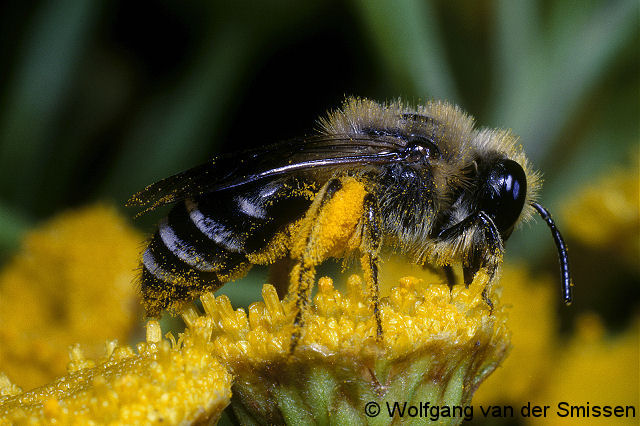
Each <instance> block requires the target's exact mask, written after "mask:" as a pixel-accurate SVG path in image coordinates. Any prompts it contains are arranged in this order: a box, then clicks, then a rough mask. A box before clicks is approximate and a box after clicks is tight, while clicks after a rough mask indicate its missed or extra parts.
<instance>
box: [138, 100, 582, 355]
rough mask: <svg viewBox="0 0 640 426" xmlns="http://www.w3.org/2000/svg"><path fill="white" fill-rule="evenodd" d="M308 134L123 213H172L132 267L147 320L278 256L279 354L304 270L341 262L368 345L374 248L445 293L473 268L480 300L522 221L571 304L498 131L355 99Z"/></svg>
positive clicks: (158, 189)
mask: <svg viewBox="0 0 640 426" xmlns="http://www.w3.org/2000/svg"><path fill="white" fill-rule="evenodd" d="M319 124H320V129H319V131H318V133H317V134H316V135H314V136H311V137H307V138H303V139H296V140H291V141H286V142H282V143H278V144H275V145H269V146H266V147H262V148H258V149H254V150H249V151H244V152H239V153H234V154H229V155H223V156H220V157H217V158H214V159H213V160H211V161H209V162H207V163H205V164H202V165H199V166H197V167H194V168H192V169H190V170H187V171H185V172H182V173H179V174H177V175H174V176H171V177H169V178H166V179H164V180H161V181H159V182H157V183H154V184H152V185H150V186H148V187H146V188H145V189H144V190H142V191H140V192H139V193H137V194H135V195H134V196H132V197H131V199H130V200H129V201H128V205H134V206H138V207H140V208H141V209H142V213H145V212H147V211H149V210H152V209H155V208H157V207H159V206H162V205H167V204H173V207H172V208H171V210H170V212H169V214H168V216H167V217H165V218H164V219H162V220H161V221H160V223H159V225H158V229H157V231H156V232H155V234H154V235H153V237H152V238H151V240H150V242H149V245H148V247H147V248H146V250H145V251H144V253H143V255H142V276H141V293H142V297H143V303H144V306H145V309H146V313H147V315H148V316H152V317H154V316H158V315H160V313H161V312H162V311H163V310H165V309H172V308H178V306H179V305H180V304H181V303H182V302H184V301H188V300H191V299H194V298H196V297H198V296H199V295H201V294H203V293H204V292H208V291H214V290H216V289H218V288H220V287H221V286H222V285H224V284H225V283H226V282H229V281H232V280H235V279H237V278H239V277H241V276H242V275H244V274H245V273H246V272H247V270H248V269H249V268H250V267H251V265H257V264H260V265H269V264H273V263H274V262H276V261H277V260H279V259H282V258H284V257H286V256H289V257H290V258H291V259H292V260H293V262H294V264H295V266H294V267H293V268H292V270H291V273H290V286H289V291H290V293H291V294H292V295H293V297H294V300H295V305H296V309H297V313H296V316H295V319H294V326H295V327H294V333H293V335H292V338H291V350H293V349H294V348H295V347H296V344H297V343H298V340H299V338H300V336H301V332H302V328H303V324H304V313H305V311H306V309H307V307H308V305H309V301H310V296H311V289H312V287H313V284H314V282H315V271H316V267H317V266H318V265H320V264H321V263H322V262H323V261H325V260H326V259H328V258H330V257H336V258H344V257H346V256H350V255H354V254H355V255H356V256H357V257H358V258H359V259H360V263H361V266H362V269H363V272H364V277H365V282H366V285H367V289H368V295H369V299H370V304H371V311H372V313H373V316H374V318H375V322H376V333H377V338H380V337H381V336H382V332H383V330H382V322H381V319H380V309H379V294H378V264H379V257H380V255H381V250H382V249H383V248H388V249H390V250H392V251H396V252H399V253H401V254H402V255H404V256H406V257H407V258H408V259H409V260H410V261H412V262H415V263H417V264H428V265H431V266H436V267H441V268H443V270H444V271H446V276H447V277H448V279H449V281H453V280H455V276H454V275H453V274H452V270H451V267H452V266H453V265H458V264H461V265H462V271H463V280H464V283H465V284H466V285H469V283H470V282H471V281H472V279H473V277H474V275H475V274H476V273H477V272H478V271H479V270H480V269H481V268H484V269H485V270H486V271H487V273H488V275H489V276H490V280H489V284H488V286H490V285H491V283H492V282H494V281H495V277H496V276H497V274H498V271H499V267H500V265H501V263H502V258H503V253H504V244H505V241H506V240H507V239H508V238H509V236H510V235H511V233H512V232H513V230H514V228H515V227H516V226H517V225H518V224H519V223H521V222H523V221H526V220H528V219H530V218H531V217H532V216H533V215H534V214H535V213H538V214H539V215H540V216H541V217H542V218H543V219H544V220H545V222H546V223H547V225H548V226H549V228H550V230H551V234H552V236H553V238H554V240H555V243H556V246H557V250H558V255H559V259H560V269H561V289H562V299H563V301H564V303H565V304H567V305H568V304H570V303H571V301H572V285H573V284H572V282H571V277H570V273H569V263H568V257H567V247H566V245H565V243H564V240H563V239H562V236H561V235H560V232H559V231H558V229H557V228H556V226H555V223H554V222H553V220H552V219H551V215H550V214H549V212H548V211H547V210H546V209H545V208H544V207H542V206H541V205H540V204H538V203H537V202H536V194H537V192H538V190H539V189H540V185H541V183H540V176H539V174H538V173H537V172H535V171H534V170H533V169H532V167H531V165H530V164H529V161H528V160H527V158H526V156H525V154H524V153H523V151H522V149H521V147H519V146H518V145H517V137H516V136H514V135H513V134H512V133H511V132H510V131H505V130H499V129H487V128H483V129H475V128H474V120H473V118H471V117H470V116H469V115H467V114H465V113H464V112H463V111H462V110H460V109H459V108H458V107H456V106H454V105H451V104H448V103H446V102H428V103H426V104H425V105H421V106H418V107H417V108H411V107H409V106H407V105H405V104H403V103H402V102H401V101H396V102H392V103H389V104H378V103H375V102H373V101H371V100H367V99H361V98H348V99H347V100H346V101H345V102H344V104H343V105H342V108H341V109H339V110H336V111H334V112H331V113H329V114H328V116H327V117H326V118H323V119H321V120H320V122H319ZM451 284H452V283H451ZM487 294H489V293H488V292H487V289H485V292H484V293H483V295H484V297H485V300H486V302H487V304H489V305H490V306H492V305H491V303H492V302H491V300H490V298H489V297H488V296H487Z"/></svg>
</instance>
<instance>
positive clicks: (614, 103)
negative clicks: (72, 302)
mask: <svg viewBox="0 0 640 426" xmlns="http://www.w3.org/2000/svg"><path fill="white" fill-rule="evenodd" d="M251 3H252V4H248V2H234V1H194V2H180V1H169V0H157V1H139V2H128V1H98V0H59V1H56V2H43V1H25V2H5V3H3V5H2V6H0V63H1V64H2V72H1V74H0V105H1V107H0V259H2V260H6V259H7V258H8V257H9V256H10V254H11V253H12V252H13V251H15V250H16V249H17V248H18V247H19V242H20V237H21V235H23V233H24V232H25V231H26V230H28V229H30V228H31V227H33V226H34V225H36V224H38V223H39V222H41V221H42V220H44V219H46V218H48V217H50V216H52V215H53V214H55V213H57V212H60V211H61V210H64V209H68V208H72V207H74V206H80V205H85V204H87V203H91V202H93V201H96V200H107V201H109V202H112V203H114V204H116V205H118V206H122V205H123V204H124V202H125V200H126V199H127V198H128V196H129V195H130V194H132V193H134V192H136V191H138V190H140V189H141V188H143V187H144V186H145V185H147V184H149V183H152V182H154V181H156V180H158V179H160V178H163V177H166V176H168V175H170V174H173V173H175V172H178V171H181V170H184V169H186V168H189V167H191V166H193V165H195V164H198V163H201V162H203V161H205V160H206V159H207V158H209V157H211V156H213V155H215V154H216V153H219V152H225V151H230V150H237V149H240V148H245V147H252V146H260V145H263V144H266V143H272V142H276V141H278V140H282V139H286V138H291V137H294V136H300V135H304V134H309V133H310V132H312V130H313V128H314V125H315V120H316V118H317V117H318V116H320V115H322V114H324V113H325V111H326V110H327V109H330V108H335V107H337V106H339V104H340V103H341V101H342V100H343V99H344V97H345V95H359V96H366V97H371V98H373V99H377V100H380V101H383V100H391V99H394V98H397V97H402V98H405V99H406V100H408V101H410V102H420V101H423V100H426V99H430V98H442V99H447V100H449V101H452V102H455V103H458V104H459V105H460V106H461V107H463V108H464V109H465V110H467V111H468V112H469V113H471V114H472V115H474V116H475V117H476V118H477V120H478V123H479V124H481V125H484V126H491V127H506V128H512V129H513V130H514V132H515V133H517V134H519V135H520V136H521V140H522V143H523V145H524V147H525V151H526V152H527V153H528V155H529V157H530V159H531V160H532V161H533V163H534V164H535V166H536V167H537V168H539V169H540V170H541V171H543V173H544V175H545V186H544V191H543V193H542V197H541V199H542V202H543V204H544V205H546V206H547V207H548V208H549V209H550V210H551V211H552V212H558V211H560V210H561V209H562V206H563V203H564V202H565V201H566V200H567V199H569V198H570V197H572V196H573V195H574V194H576V193H577V192H578V191H580V189H581V188H583V187H585V186H586V185H588V184H589V183H590V182H593V181H595V180H597V179H598V178H599V177H600V176H601V175H602V174H603V173H606V172H607V171H608V170H611V169H612V167H615V166H616V165H620V167H622V166H623V165H625V164H626V165H627V166H628V164H629V159H628V158H629V157H631V156H632V154H633V153H634V152H637V150H638V142H639V141H640V137H639V136H640V135H639V130H638V118H639V105H640V103H639V96H638V95H639V93H640V84H639V82H640V69H639V66H638V64H639V58H638V56H639V51H640V49H639V46H640V44H639V32H638V28H639V25H638V17H639V12H638V1H637V0H611V1H607V0H603V1H551V0H546V1H526V0H503V1H488V0H485V1H456V2H450V1H444V0H443V1H433V2H426V1H419V0H403V1H381V0H352V1H345V2H341V1H322V2H317V1H298V2H291V1H284V0H282V1H281V0H263V1H259V2H251ZM633 161H637V157H636V158H635V159H634V160H633ZM123 212H124V214H126V215H129V216H132V215H133V212H131V211H126V210H125V209H124V208H123ZM160 216H161V214H160V213H158V214H151V215H148V216H146V217H144V218H142V219H141V220H139V221H137V222H136V224H137V226H140V227H141V228H143V229H144V230H145V231H147V232H150V231H151V230H152V229H153V223H155V221H157V220H158V218H159V217H160ZM559 226H560V228H561V229H562V223H559ZM574 244H575V243H574ZM569 245H570V246H571V247H575V246H574V245H572V241H571V240H569ZM507 249H508V250H507V251H508V256H509V259H518V258H520V257H523V256H524V254H525V253H526V256H527V260H528V261H529V262H531V263H532V265H534V266H541V269H542V270H545V271H550V273H553V274H557V260H556V258H555V247H554V245H553V242H552V239H551V238H550V235H549V232H548V230H547V229H546V227H545V225H544V224H543V223H542V221H540V220H538V221H537V222H536V223H535V224H534V225H532V226H527V227H524V228H523V229H522V230H521V231H520V232H518V233H516V234H514V236H513V237H512V239H511V240H510V241H509V244H508V247H507ZM580 253H581V251H580V248H578V249H576V250H574V251H573V252H572V255H573V257H572V262H573V265H574V273H575V281H576V283H584V282H586V281H588V280H591V282H594V283H595V282H598V280H600V281H602V277H604V279H613V278H611V276H606V277H605V276H604V272H603V275H602V277H597V276H596V277H594V276H587V275H586V274H582V273H581V269H580V264H581V260H580ZM610 269H611V268H610ZM613 269H615V268H613ZM609 273H610V274H611V271H609ZM613 274H614V277H615V272H614V273H613ZM623 279H624V280H627V281H625V282H626V283H627V285H625V287H624V288H625V289H626V290H625V291H624V292H622V293H621V294H620V295H619V296H617V297H620V298H621V302H622V303H624V304H625V306H626V308H625V309H624V310H623V312H622V313H621V312H620V310H619V309H618V308H617V307H616V304H615V303H611V304H610V305H611V308H610V309H609V310H611V311H615V312H614V313H611V314H608V315H606V316H607V318H608V320H609V321H610V322H611V323H612V324H614V325H615V324H616V323H623V322H625V321H626V319H628V317H629V313H630V311H631V310H632V309H633V306H636V304H635V302H637V300H638V290H637V289H638V287H640V285H638V274H637V271H632V272H628V271H624V272H623ZM257 281H260V279H257ZM256 284H257V283H256ZM600 285H602V283H601V282H600ZM606 285H607V284H605V286H606ZM587 287H588V286H587ZM230 291H232V292H233V291H238V292H239V294H237V295H236V297H237V298H238V299H237V300H239V301H240V303H246V302H247V301H250V300H255V299H256V298H257V297H258V294H257V293H256V291H257V290H256V288H255V287H251V286H249V285H247V286H236V287H235V290H234V289H231V290H230ZM583 294H584V293H583V290H581V289H580V288H579V289H578V290H577V299H578V301H579V300H580V299H581V298H583V297H584V299H583V303H582V304H578V308H577V309H600V310H603V308H602V307H600V306H599V305H598V302H597V300H598V298H597V297H587V296H583ZM604 310H606V309H604Z"/></svg>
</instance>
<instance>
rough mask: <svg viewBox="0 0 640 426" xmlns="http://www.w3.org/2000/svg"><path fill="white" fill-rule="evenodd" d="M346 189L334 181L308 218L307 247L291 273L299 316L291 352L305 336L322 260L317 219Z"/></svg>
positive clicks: (297, 257) (296, 320)
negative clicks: (309, 308) (340, 191)
mask: <svg viewBox="0 0 640 426" xmlns="http://www.w3.org/2000/svg"><path fill="white" fill-rule="evenodd" d="M341 188H342V182H340V180H339V179H337V178H334V179H331V180H330V181H329V182H327V184H326V185H325V189H324V193H323V194H322V195H321V198H320V200H319V203H318V204H317V205H316V206H315V208H314V206H312V207H311V209H310V211H309V213H310V215H309V216H307V217H306V218H305V221H307V220H308V221H309V223H310V224H311V226H310V228H309V230H308V231H307V232H306V233H305V234H303V238H304V239H305V241H304V246H303V248H302V252H301V253H299V254H298V255H297V256H295V257H296V259H295V260H296V265H295V266H294V268H293V270H292V271H291V285H290V288H289V291H290V292H291V293H292V294H294V295H295V304H296V316H295V318H294V320H293V328H294V331H293V334H291V341H290V343H289V353H290V354H292V353H293V352H294V351H295V349H296V346H298V343H299V342H300V338H301V337H302V328H303V327H304V313H305V312H306V310H307V307H308V305H309V301H310V299H311V289H312V288H313V283H314V281H315V275H316V266H317V265H318V263H320V261H321V259H319V258H318V250H317V246H318V241H319V238H320V236H321V232H322V229H321V226H320V225H319V221H318V220H317V219H318V217H319V215H320V213H321V212H322V208H323V207H324V206H325V205H326V204H327V203H328V202H329V201H330V200H331V198H332V197H333V196H334V195H335V194H336V192H338V191H339V190H340V189H341Z"/></svg>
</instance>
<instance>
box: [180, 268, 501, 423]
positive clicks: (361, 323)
mask: <svg viewBox="0 0 640 426" xmlns="http://www.w3.org/2000/svg"><path fill="white" fill-rule="evenodd" d="M487 280H488V277H487V276H486V275H484V274H483V273H480V274H478V275H477V277H476V280H475V281H474V282H473V284H472V285H471V286H470V287H469V288H468V289H467V288H465V287H464V286H455V287H454V288H453V290H452V291H450V289H449V288H448V287H447V286H446V285H442V284H435V285H427V284H425V283H424V282H422V281H421V280H418V279H416V278H412V277H406V278H403V279H401V280H400V284H399V285H398V286H396V287H394V288H392V289H391V292H390V294H389V296H388V297H385V298H383V299H382V300H381V317H382V326H383V341H382V342H377V341H376V324H375V321H374V320H373V318H372V315H371V311H370V307H369V304H368V301H367V297H366V295H365V294H364V292H363V290H362V287H363V284H362V282H361V279H360V278H359V277H358V276H351V277H350V278H349V280H348V283H347V287H348V288H347V290H346V292H345V293H344V294H343V293H341V292H340V291H338V290H336V289H335V288H334V287H333V283H332V281H331V280H330V279H329V278H321V279H320V280H319V283H318V294H317V295H316V296H315V299H314V305H313V307H312V308H311V312H310V313H309V314H308V317H307V320H306V322H305V326H304V329H303V332H302V337H301V339H300V342H299V344H298V346H297V347H296V349H295V351H294V353H293V354H291V353H290V342H291V335H292V333H293V318H294V316H295V313H296V310H295V306H294V304H293V303H292V299H291V297H287V298H285V300H283V301H280V300H279V299H278V297H277V294H276V291H275V289H274V288H273V287H272V286H270V285H265V286H264V287H263V291H262V294H263V298H264V302H259V303H255V304H253V305H251V306H250V307H249V312H248V314H247V313H246V312H245V311H244V310H242V309H238V310H233V308H232V307H231V304H230V302H229V299H228V298H227V297H226V296H224V295H223V296H219V297H217V298H216V297H214V296H213V295H212V294H211V293H209V294H205V295H204V296H203V297H202V298H201V300H202V304H203V307H204V310H205V314H204V315H200V314H199V313H198V312H197V311H196V310H195V308H192V309H190V310H187V311H185V312H184V313H183V316H184V318H185V320H186V322H187V324H188V327H187V330H186V331H185V333H184V335H183V336H182V339H184V340H185V341H190V340H191V339H194V338H195V339H199V337H198V336H202V335H204V336H211V337H210V343H209V346H208V347H209V351H210V352H212V353H215V354H216V355H218V356H219V357H220V359H221V361H222V362H223V363H224V364H225V365H227V366H228V367H229V368H230V370H231V372H232V374H233V375H234V376H235V385H234V388H233V390H234V399H233V401H232V404H233V407H234V410H235V412H236V415H237V416H238V417H239V418H240V419H241V421H243V422H249V421H251V420H252V419H254V420H255V419H262V420H261V421H266V422H269V423H273V422H275V423H282V422H286V423H298V422H306V421H315V422H318V423H325V422H328V421H329V416H332V417H331V419H332V421H334V420H335V421H337V422H341V421H344V422H348V421H356V422H366V421H367V420H368V419H369V417H368V416H367V413H366V412H365V404H366V403H367V402H369V401H374V402H376V403H377V404H379V406H381V407H384V404H385V403H386V402H393V401H406V402H407V403H410V404H411V403H414V404H416V403H421V402H424V401H430V402H431V403H432V404H438V405H449V406H460V407H462V406H465V405H468V404H469V403H470V399H471V396H472V394H473V392H474V391H475V389H476V388H477V386H478V385H479V384H480V382H481V381H482V380H483V379H484V378H485V377H486V376H487V375H488V374H490V373H491V372H492V371H493V370H494V369H495V368H496V366H497V365H498V364H499V363H500V362H501V360H502V359H503V358H504V357H505V356H506V353H507V351H508V348H509V332H508V330H507V328H506V327H505V321H506V316H505V314H504V310H503V308H502V307H501V306H500V305H496V307H495V308H494V310H493V312H492V313H490V310H489V307H488V306H487V304H486V302H485V301H484V300H483V298H482V290H483V289H484V287H485V285H486V283H487ZM382 415H384V416H386V421H383V422H384V423H389V422H391V420H392V418H391V417H389V416H388V415H387V414H385V413H382V414H381V416H382ZM381 418H384V417H381ZM461 420H462V418H460V417H458V418H453V419H445V421H447V422H451V423H453V424H456V423H459V422H460V421H461Z"/></svg>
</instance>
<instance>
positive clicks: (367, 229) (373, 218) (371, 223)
mask: <svg viewBox="0 0 640 426" xmlns="http://www.w3.org/2000/svg"><path fill="white" fill-rule="evenodd" d="M363 213H364V216H363V232H362V243H361V250H362V252H363V253H364V255H363V256H362V259H361V263H362V270H363V271H364V277H365V282H366V283H367V289H368V292H369V298H370V301H371V309H372V311H373V316H374V318H375V320H376V339H377V340H378V341H381V340H382V319H381V318H380V290H379V288H378V253H379V252H380V243H381V240H382V232H381V229H380V213H379V211H378V203H377V201H376V199H375V197H374V196H373V195H372V194H367V195H365V197H364V200H363Z"/></svg>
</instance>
